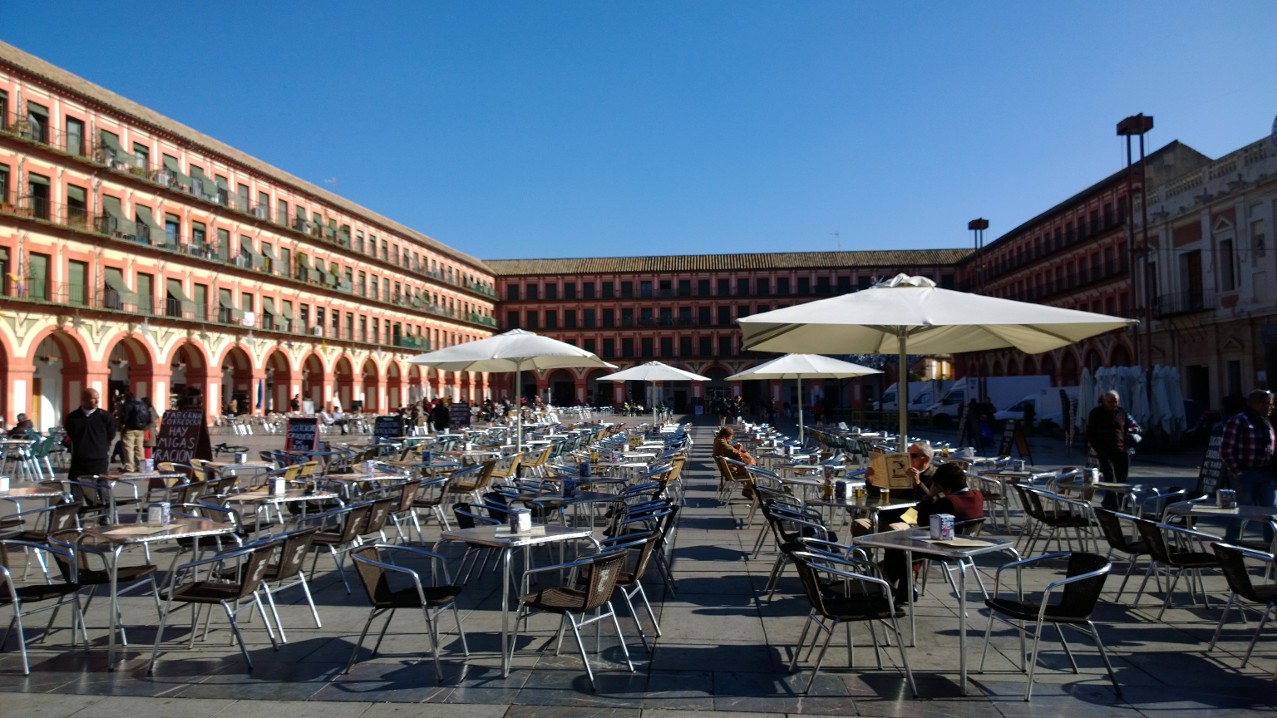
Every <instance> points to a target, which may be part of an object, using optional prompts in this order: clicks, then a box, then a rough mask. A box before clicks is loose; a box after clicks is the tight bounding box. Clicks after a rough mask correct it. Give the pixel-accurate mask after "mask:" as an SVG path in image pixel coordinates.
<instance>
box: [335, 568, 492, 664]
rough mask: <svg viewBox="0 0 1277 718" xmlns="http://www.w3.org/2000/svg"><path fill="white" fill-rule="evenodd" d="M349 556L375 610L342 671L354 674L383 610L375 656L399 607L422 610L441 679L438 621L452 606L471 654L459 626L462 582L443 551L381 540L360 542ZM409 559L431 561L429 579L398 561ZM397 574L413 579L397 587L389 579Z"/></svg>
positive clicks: (369, 616) (467, 648) (466, 650)
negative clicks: (451, 574)
mask: <svg viewBox="0 0 1277 718" xmlns="http://www.w3.org/2000/svg"><path fill="white" fill-rule="evenodd" d="M350 556H351V558H352V559H353V560H354V563H355V571H356V572H357V573H358V574H359V580H360V583H361V584H362V585H363V587H364V593H365V594H366V595H367V597H368V602H369V603H370V604H371V605H372V610H371V611H370V612H369V613H368V620H367V621H366V622H365V623H364V630H363V631H362V632H360V634H359V641H358V642H357V643H356V644H355V647H354V649H353V650H352V651H351V652H350V659H349V660H348V661H347V662H346V669H345V670H344V671H342V673H349V672H350V668H351V666H353V665H355V658H356V657H357V656H358V655H359V649H360V648H362V647H363V645H364V639H365V638H366V637H367V636H368V629H369V628H371V627H372V622H373V621H374V620H376V618H377V617H378V616H380V615H382V614H385V615H386V623H385V625H383V626H382V627H381V633H380V634H378V636H377V643H376V644H375V645H374V646H373V649H372V655H374V656H375V655H377V652H378V651H379V650H380V649H381V641H382V639H384V638H385V637H386V631H387V629H389V628H390V621H391V619H392V618H394V615H395V610H396V609H400V608H412V609H421V614H422V617H423V618H425V620H426V628H427V630H428V632H429V634H430V655H431V657H432V658H434V664H435V677H436V678H437V679H438V680H439V681H442V680H443V668H442V666H441V665H440V662H439V625H438V620H439V614H440V613H442V612H444V611H445V610H447V609H449V608H451V609H452V615H453V618H454V619H456V622H457V635H458V636H459V637H460V638H461V648H462V650H463V651H464V652H465V655H466V657H467V658H469V657H470V647H469V646H468V645H466V633H465V629H463V628H462V627H461V613H460V612H459V611H458V610H457V597H458V596H459V595H461V586H458V585H456V584H454V583H452V579H451V578H450V577H449V575H448V567H447V563H446V561H445V559H444V557H443V555H442V554H438V553H435V552H433V551H426V550H424V549H419V548H414V547H411V546H401V545H394V544H384V543H382V544H375V545H366V546H360V547H358V548H356V549H354V550H353V551H351V554H350ZM405 559H427V560H428V561H429V564H430V566H429V569H430V570H429V580H427V581H423V579H422V572H419V571H415V570H413V569H411V568H407V567H405V566H402V565H400V564H401V563H402V562H403V561H404V560H405ZM395 575H398V576H399V577H401V578H406V579H409V580H410V581H411V583H406V584H405V585H402V586H399V587H395V586H393V585H392V584H393V583H394V582H393V581H392V580H391V577H392V576H395Z"/></svg>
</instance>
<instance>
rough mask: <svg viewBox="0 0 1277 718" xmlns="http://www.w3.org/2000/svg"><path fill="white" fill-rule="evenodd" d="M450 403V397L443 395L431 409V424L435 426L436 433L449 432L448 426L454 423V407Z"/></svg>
mask: <svg viewBox="0 0 1277 718" xmlns="http://www.w3.org/2000/svg"><path fill="white" fill-rule="evenodd" d="M448 404H449V402H448V397H446V396H442V397H439V403H438V404H435V408H433V409H431V410H430V425H431V426H432V427H434V430H435V433H436V434H446V433H448V428H449V427H450V426H451V425H452V408H451V407H450V406H449V405H448Z"/></svg>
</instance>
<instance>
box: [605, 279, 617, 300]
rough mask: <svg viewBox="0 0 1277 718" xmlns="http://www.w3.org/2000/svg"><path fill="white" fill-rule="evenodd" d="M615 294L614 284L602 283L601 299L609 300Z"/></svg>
mask: <svg viewBox="0 0 1277 718" xmlns="http://www.w3.org/2000/svg"><path fill="white" fill-rule="evenodd" d="M615 292H616V285H615V284H613V283H612V282H604V283H603V298H604V299H611V298H612V297H615V296H616V294H615Z"/></svg>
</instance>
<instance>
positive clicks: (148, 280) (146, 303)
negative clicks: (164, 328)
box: [137, 272, 155, 314]
mask: <svg viewBox="0 0 1277 718" xmlns="http://www.w3.org/2000/svg"><path fill="white" fill-rule="evenodd" d="M137 311H138V313H139V314H151V313H153V312H154V311H155V276H154V275H151V274H143V273H141V272H138V275H137Z"/></svg>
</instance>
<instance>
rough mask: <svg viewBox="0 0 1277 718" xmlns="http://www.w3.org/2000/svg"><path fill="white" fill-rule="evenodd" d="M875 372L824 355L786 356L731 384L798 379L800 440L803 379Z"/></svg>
mask: <svg viewBox="0 0 1277 718" xmlns="http://www.w3.org/2000/svg"><path fill="white" fill-rule="evenodd" d="M881 373H882V372H881V371H880V370H878V369H873V368H870V367H867V366H862V365H860V364H853V363H851V362H849V361H843V360H841V359H834V358H833V357H827V356H821V355H820V354H786V355H785V356H783V357H780V358H779V359H772V360H771V361H769V362H764V363H762V364H759V365H758V366H756V367H754V368H752V369H746V370H745V371H742V372H737V373H736V374H733V375H731V376H729V377H727V380H728V381H748V380H750V379H782V380H783V379H797V380H798V441H799V443H802V442H803V441H804V440H805V439H804V436H803V428H804V427H803V400H802V398H803V379H804V378H807V379H847V378H850V377H853V376H865V375H868V374H881Z"/></svg>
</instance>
